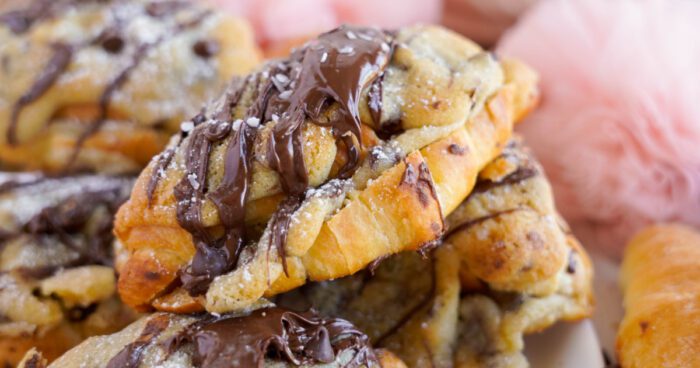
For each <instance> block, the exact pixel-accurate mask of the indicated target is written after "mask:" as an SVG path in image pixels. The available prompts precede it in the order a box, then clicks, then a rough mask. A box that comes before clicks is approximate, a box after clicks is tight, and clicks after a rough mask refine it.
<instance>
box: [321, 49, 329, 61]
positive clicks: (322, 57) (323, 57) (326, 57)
mask: <svg viewBox="0 0 700 368" xmlns="http://www.w3.org/2000/svg"><path fill="white" fill-rule="evenodd" d="M327 59H328V53H327V52H325V51H324V52H323V54H322V55H321V62H322V63H325V62H326V60H327Z"/></svg>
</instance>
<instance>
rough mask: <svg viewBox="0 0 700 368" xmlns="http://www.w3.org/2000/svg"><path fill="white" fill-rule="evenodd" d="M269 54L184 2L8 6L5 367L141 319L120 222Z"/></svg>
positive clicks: (1, 208)
mask: <svg viewBox="0 0 700 368" xmlns="http://www.w3.org/2000/svg"><path fill="white" fill-rule="evenodd" d="M258 55H259V51H258V49H257V48H256V46H255V43H254V39H253V35H252V32H251V31H250V29H249V27H248V25H247V24H246V23H245V22H242V21H240V20H238V19H235V18H231V17H228V16H225V15H221V14H218V13H215V12H212V11H211V10H209V9H205V8H202V7H200V6H197V5H195V4H190V3H187V2H183V1H177V2H162V1H116V0H115V1H97V0H94V1H90V0H84V1H83V0H80V1H79V0H56V1H54V0H32V1H22V2H10V3H6V2H2V3H1V4H0V365H2V366H11V367H14V366H16V364H17V363H18V362H19V360H20V359H21V358H22V356H24V354H25V353H26V351H28V350H29V349H30V348H31V347H38V348H39V349H41V351H42V352H43V353H44V355H45V357H46V358H47V359H55V358H56V357H58V356H60V355H61V354H63V353H64V352H65V351H66V350H68V349H70V348H71V347H73V346H75V345H77V344H78V343H80V342H82V341H83V340H84V339H85V338H87V337H89V336H93V335H100V334H106V333H113V332H115V331H118V330H120V329H122V328H123V327H125V326H126V325H128V324H129V323H131V322H133V321H134V320H136V318H137V317H138V315H137V313H136V312H135V311H134V310H133V309H131V308H129V307H127V306H126V305H125V304H123V303H121V301H120V300H119V298H118V296H117V293H116V279H117V277H116V274H115V272H114V252H113V242H114V236H113V233H112V228H113V222H114V214H115V213H116V211H117V210H118V209H119V206H120V205H121V204H123V203H124V202H125V201H126V200H127V199H128V198H129V195H130V192H131V188H132V186H133V183H134V181H135V177H134V176H135V175H136V174H138V173H139V172H140V171H141V170H142V169H143V168H144V167H145V165H146V164H147V163H148V162H149V160H150V159H151V157H152V156H153V155H155V154H157V153H158V152H160V151H161V150H162V149H163V148H164V147H165V145H166V144H167V142H168V139H169V137H170V136H171V135H172V134H173V133H174V132H176V131H178V130H179V125H180V122H181V121H182V120H183V119H186V118H187V117H189V116H191V115H192V114H196V113H197V112H198V111H199V110H200V109H201V107H202V105H203V104H204V103H205V102H206V101H207V100H208V99H210V98H211V97H212V96H215V95H217V94H218V93H219V91H221V90H222V89H223V88H225V86H226V81H227V80H228V79H230V78H231V77H233V76H234V75H237V74H241V73H246V72H248V71H249V70H250V69H251V68H253V67H254V66H255V65H256V64H257V62H258V57H259V56H258ZM174 76H176V77H174Z"/></svg>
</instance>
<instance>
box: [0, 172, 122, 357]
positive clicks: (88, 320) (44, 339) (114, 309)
mask: <svg viewBox="0 0 700 368" xmlns="http://www.w3.org/2000/svg"><path fill="white" fill-rule="evenodd" d="M132 184H133V179H128V178H109V177H101V176H74V177H65V178H60V179H52V178H47V177H44V176H42V175H41V174H36V173H12V174H10V173H0V364H2V365H4V366H15V365H16V364H17V362H18V361H19V360H20V358H21V357H22V356H23V355H24V353H25V352H26V351H27V350H29V349H30V348H31V347H38V348H40V349H41V350H42V352H43V353H44V356H45V357H46V358H48V359H49V360H52V359H54V358H56V357H57V356H59V355H61V354H62V353H63V352H64V351H66V350H68V349H70V348H71V347H73V346H74V345H77V344H78V343H80V342H81V341H82V340H83V339H85V338H86V337H88V336H92V335H97V334H104V333H111V332H114V331H116V330H119V329H121V328H122V327H123V326H125V325H127V324H128V323H130V322H131V321H133V320H134V319H135V317H136V315H135V313H134V312H132V311H131V310H130V309H129V308H127V307H126V306H124V305H123V304H122V303H121V302H120V301H119V300H118V298H117V296H116V276H115V274H114V270H113V269H112V240H113V236H112V233H111V231H112V220H113V217H114V213H115V212H116V210H117V208H118V207H119V205H120V204H121V203H123V202H124V201H125V200H126V198H127V197H128V194H129V191H130V189H131V186H132Z"/></svg>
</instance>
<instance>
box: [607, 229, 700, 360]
mask: <svg viewBox="0 0 700 368" xmlns="http://www.w3.org/2000/svg"><path fill="white" fill-rule="evenodd" d="M699 259H700V233H699V232H698V231H697V230H696V229H694V228H691V227H688V226H684V225H680V224H662V225H655V226H651V227H648V228H646V229H644V230H642V231H640V232H639V233H638V234H637V235H635V236H634V237H633V238H632V239H631V240H630V241H629V243H628V245H627V248H626V250H625V255H624V258H623V261H622V268H621V271H620V283H621V286H622V289H623V291H624V307H625V316H624V318H623V320H622V322H621V323H620V326H619V329H618V334H617V354H618V357H619V361H620V365H621V366H622V367H623V368H626V367H635V368H643V367H698V366H700V353H699V352H700V287H699V286H698V280H699V279H700V272H699V271H698V260H699Z"/></svg>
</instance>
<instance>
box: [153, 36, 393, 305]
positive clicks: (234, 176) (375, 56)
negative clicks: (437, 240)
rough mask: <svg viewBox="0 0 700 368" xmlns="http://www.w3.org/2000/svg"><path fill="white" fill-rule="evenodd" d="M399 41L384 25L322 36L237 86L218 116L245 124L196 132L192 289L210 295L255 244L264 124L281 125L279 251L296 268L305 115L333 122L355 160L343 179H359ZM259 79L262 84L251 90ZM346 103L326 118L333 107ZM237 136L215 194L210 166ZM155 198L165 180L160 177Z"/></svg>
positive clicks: (186, 209)
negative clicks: (369, 91)
mask: <svg viewBox="0 0 700 368" xmlns="http://www.w3.org/2000/svg"><path fill="white" fill-rule="evenodd" d="M390 45H391V37H390V36H389V35H388V34H387V33H385V32H382V31H378V30H374V29H357V28H351V27H341V28H338V29H335V30H333V31H331V32H328V33H325V34H323V35H321V36H320V37H319V38H318V39H316V40H314V41H312V42H310V43H309V44H307V45H306V46H305V47H303V48H301V49H299V50H297V51H296V52H294V53H293V54H292V55H291V57H290V58H289V59H287V60H285V61H282V62H278V63H274V64H270V65H268V66H267V67H266V68H265V69H264V70H263V71H260V72H258V73H257V74H253V75H251V76H249V77H248V78H246V79H245V80H244V81H242V82H240V81H239V83H238V85H236V86H233V88H232V89H231V92H230V93H229V94H228V96H227V101H225V103H224V106H223V107H222V109H221V110H220V111H216V112H214V113H213V115H212V116H213V118H212V120H214V121H218V122H219V123H215V124H214V125H216V124H218V125H221V124H228V125H229V126H230V125H233V124H236V125H237V126H239V128H238V129H230V128H229V129H227V130H226V131H225V132H223V131H222V132H220V134H207V133H206V130H208V129H209V126H210V125H212V123H208V124H207V125H208V126H202V127H198V128H196V129H195V130H193V131H192V132H191V136H190V137H189V146H188V147H186V153H185V155H186V159H185V162H186V172H185V176H184V177H183V178H182V179H181V181H180V182H179V183H178V185H177V186H176V188H175V198H176V199H177V201H178V204H177V218H178V222H179V223H180V225H181V226H182V227H183V228H184V229H186V230H187V231H189V232H190V233H191V234H192V237H193V242H194V245H195V248H196V253H195V256H194V258H193V260H192V263H191V264H190V265H189V266H188V267H187V268H185V269H184V270H183V271H182V272H181V273H180V280H181V281H182V283H183V287H184V288H185V289H187V290H188V291H189V293H190V294H191V295H197V294H201V293H204V292H205V291H206V289H207V287H208V285H209V284H210V283H211V281H212V280H213V279H214V278H215V277H216V276H219V275H221V274H224V273H226V272H229V271H230V270H232V269H234V268H235V267H236V264H237V262H238V258H239V255H240V254H241V252H242V250H243V248H244V246H245V245H246V244H248V243H250V240H252V239H248V238H247V234H246V231H245V203H246V199H247V196H248V187H249V184H250V180H251V177H250V176H251V169H250V167H251V164H252V163H251V160H252V156H253V155H252V148H253V147H252V144H253V142H254V141H255V136H256V134H257V127H258V126H259V124H260V123H264V122H268V121H274V124H275V125H274V126H273V128H272V133H271V139H270V140H269V147H268V148H269V149H268V154H269V156H268V157H267V160H268V162H269V164H270V167H271V168H272V169H273V170H275V171H276V172H277V173H278V174H279V175H280V182H281V186H282V189H283V191H284V192H285V193H286V194H287V195H288V197H287V199H286V200H285V201H283V202H282V204H280V206H279V208H278V210H277V212H276V213H275V215H274V216H273V219H272V221H271V230H272V234H271V237H270V244H269V247H270V249H271V248H272V247H276V249H277V250H278V253H279V255H280V257H281V258H282V262H283V266H284V269H285V272H286V261H285V256H284V244H285V243H286V233H287V229H288V227H289V223H290V217H291V215H292V214H293V213H294V211H295V210H296V209H297V208H298V206H299V205H300V204H301V203H302V200H303V199H304V192H305V190H306V189H307V187H308V176H307V171H306V167H305V165H304V156H303V145H302V140H303V137H302V132H303V127H304V123H305V121H306V120H307V119H308V120H310V121H311V122H313V123H315V124H318V125H323V126H330V127H332V131H333V134H334V135H335V137H336V139H337V140H338V141H339V142H340V143H341V144H342V145H343V146H344V147H345V149H346V153H347V157H348V162H347V164H346V165H345V166H344V167H343V168H342V169H341V170H340V174H339V176H340V177H346V176H349V175H350V174H351V173H352V171H353V170H354V169H355V168H356V166H357V164H358V162H359V148H360V147H359V146H358V145H361V144H362V142H361V127H360V124H361V122H360V118H359V107H358V104H359V101H360V97H361V93H362V91H363V89H364V88H365V87H366V86H368V85H370V84H371V83H372V82H373V80H374V79H375V78H377V76H378V75H379V74H380V73H381V72H382V70H383V69H384V68H385V67H386V65H387V64H388V62H389V60H390V59H391V54H392V50H393V48H392V47H391V46H390ZM251 84H252V86H251ZM246 90H249V91H251V93H252V97H251V99H252V102H251V103H250V105H249V106H248V109H247V111H246V113H245V116H244V118H243V119H242V120H239V121H236V122H232V121H231V119H232V113H233V111H234V109H235V108H236V107H237V105H238V103H239V100H240V98H241V96H242V94H243V93H244V91H246ZM333 103H335V104H337V105H338V107H339V108H338V109H336V110H334V111H333V113H332V114H330V116H326V115H324V114H323V111H324V109H326V108H328V107H329V106H330V105H331V104H333ZM227 137H229V138H230V141H229V142H228V144H227V147H226V151H225V154H224V160H225V161H224V177H223V179H222V182H221V184H220V185H219V187H218V188H216V189H214V190H212V191H211V192H209V191H208V188H207V185H208V183H207V181H206V180H205V179H206V178H207V169H208V162H209V153H210V150H211V146H212V144H213V143H215V142H218V141H221V140H223V139H225V138H227ZM151 175H152V177H151V181H150V182H149V188H151V189H150V190H149V198H150V196H152V194H153V192H154V190H155V185H156V184H153V186H152V187H151V186H150V183H157V181H158V179H157V178H154V176H153V175H157V172H156V171H155V170H154V172H153V173H152V174H151ZM205 195H206V196H207V197H208V198H209V199H211V201H212V202H213V203H214V205H215V206H216V207H217V209H218V213H219V218H220V220H221V224H222V225H223V228H224V235H223V236H222V237H221V238H218V239H214V238H213V237H212V236H211V235H210V234H209V233H208V231H207V229H206V228H205V227H204V225H203V224H202V221H201V202H202V199H203V198H204V196H205Z"/></svg>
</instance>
